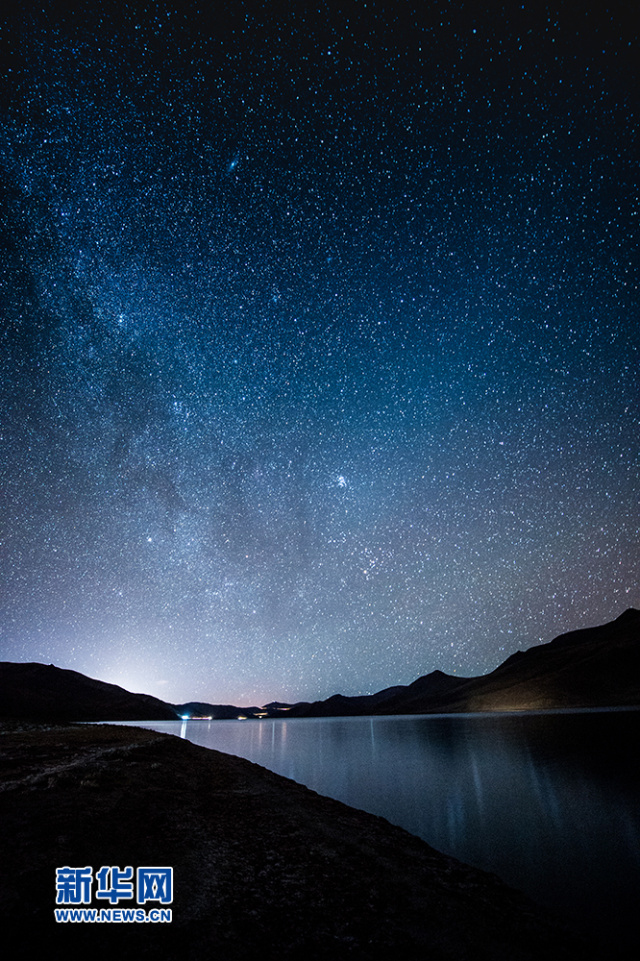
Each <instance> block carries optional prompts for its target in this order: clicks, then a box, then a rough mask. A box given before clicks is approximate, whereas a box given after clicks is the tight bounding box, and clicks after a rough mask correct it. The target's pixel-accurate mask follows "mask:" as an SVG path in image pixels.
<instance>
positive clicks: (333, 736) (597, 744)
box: [140, 711, 640, 941]
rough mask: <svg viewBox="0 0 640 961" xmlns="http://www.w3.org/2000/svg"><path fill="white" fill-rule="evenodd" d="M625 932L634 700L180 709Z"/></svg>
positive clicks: (635, 852)
mask: <svg viewBox="0 0 640 961" xmlns="http://www.w3.org/2000/svg"><path fill="white" fill-rule="evenodd" d="M140 726H144V727H150V728H153V729H155V730H159V731H167V732H170V733H178V732H179V733H180V736H182V737H185V738H188V739H189V740H191V741H194V742H195V743H196V744H201V745H204V746H205V747H209V748H215V749H216V750H220V751H225V752H227V753H230V754H236V755H238V756H240V757H244V758H247V759H249V760H251V761H254V762H256V763H258V764H262V765H263V766H264V767H267V768H269V769H270V770H272V771H275V772H277V773H278V774H282V775H284V776H285V777H289V778H293V779H294V780H296V781H299V782H301V783H303V784H306V785H307V786H308V787H310V788H312V789H313V790H314V791H318V793H320V794H325V795H328V796H330V797H333V798H336V799H337V800H340V801H344V802H345V803H347V804H350V805H352V806H354V807H358V808H362V809H364V810H366V811H369V812H371V813H372V814H378V815H382V816H383V817H386V818H387V819H388V820H389V821H392V822H393V823H394V824H399V825H401V826H402V827H404V828H406V829H407V830H408V831H411V832H412V833H414V834H417V835H419V836H420V837H422V838H424V839H425V840H426V841H428V842H429V843H430V844H432V845H433V846H434V847H435V848H438V849H439V850H441V851H445V852H446V853H448V854H452V855H454V856H455V857H457V858H460V859H461V860H463V861H466V862H468V863H470V864H474V865H476V866H477V867H481V868H484V869H486V870H490V871H493V872H495V873H497V874H499V875H500V876H501V877H502V878H503V879H504V880H505V881H507V882H508V883H509V884H511V885H513V886H514V887H517V888H520V889H521V890H523V891H525V892H526V893H528V894H529V895H530V896H531V897H534V898H536V899H537V900H538V901H541V902H544V903H546V904H548V905H550V906H552V907H553V906H555V907H557V908H558V909H559V910H560V911H562V913H564V914H568V915H570V916H573V917H574V918H576V919H578V920H579V921H580V923H581V924H582V925H584V926H587V927H589V928H590V929H591V930H593V931H594V933H599V934H607V933H609V935H611V934H612V932H615V933H616V935H617V934H619V933H622V931H623V930H624V931H625V932H626V933H625V937H626V938H627V939H628V940H629V939H632V938H635V940H636V941H638V940H639V939H638V936H637V934H636V933H635V931H634V930H633V927H632V923H631V919H632V918H634V917H635V915H636V910H637V900H638V892H639V891H640V803H639V802H640V777H639V772H638V757H639V756H640V752H639V747H640V736H639V733H640V711H612V712H588V713H584V712H573V713H562V714H548V713H547V714H545V713H539V714H533V713H532V714H526V715H524V714H519V715H515V714H512V715H448V716H429V717H425V716H422V717H376V718H371V717H359V718H309V719H298V718H296V719H289V720H262V721H182V722H179V721H176V722H164V723H163V722H157V723H155V722H154V723H151V722H149V723H147V724H143V725H140Z"/></svg>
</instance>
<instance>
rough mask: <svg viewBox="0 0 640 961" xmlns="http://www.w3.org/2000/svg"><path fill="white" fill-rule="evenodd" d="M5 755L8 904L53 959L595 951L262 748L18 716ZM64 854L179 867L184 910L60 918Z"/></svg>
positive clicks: (74, 861) (1, 809) (491, 960)
mask: <svg viewBox="0 0 640 961" xmlns="http://www.w3.org/2000/svg"><path fill="white" fill-rule="evenodd" d="M0 752H1V755H2V779H1V780H0V824H1V825H2V828H1V832H2V849H3V859H2V863H3V868H2V871H1V874H0V876H1V878H2V882H1V884H0V917H2V919H3V925H4V927H5V930H8V929H9V928H10V927H11V928H14V929H15V930H16V931H18V932H19V933H20V940H21V943H22V945H23V946H26V945H28V944H30V943H33V945H34V950H35V945H36V944H37V943H39V942H41V941H42V939H43V936H44V937H45V938H46V941H47V955H48V956H49V957H51V958H57V957H60V958H62V957H64V956H73V953H75V952H79V951H80V950H83V951H84V950H86V951H90V952H91V955H92V956H93V957H94V958H103V957H104V958H106V957H107V956H109V957H113V956H114V955H113V952H114V951H115V952H117V955H116V956H119V957H122V958H129V957H130V958H134V957H135V958H142V957H146V956H149V957H151V956H153V957H155V958H161V959H163V958H166V959H167V961H169V959H173V958H180V959H181V961H182V959H185V961H186V959H189V958H193V959H194V961H195V959H196V958H197V959H200V958H202V957H206V958H212V959H214V958H218V957H220V958H221V959H222V958H224V959H225V961H234V959H237V961H240V959H244V958H249V957H254V956H259V957H260V958H271V957H273V958H274V959H275V958H276V957H277V958H279V959H289V958H290V959H293V958H294V957H295V958H298V957H299V956H302V957H304V958H309V959H317V961H323V959H325V958H326V959H327V961H329V959H332V961H333V959H342V958H353V959H362V961H365V959H378V958H380V959H382V958H388V957H390V956H395V957H401V958H405V959H413V958H415V959H418V958H424V959H426V958H428V959H429V961H439V959H442V961H445V959H446V961H457V959H468V961H503V959H504V961H506V959H507V958H508V959H509V961H537V959H538V958H541V957H544V958H545V959H546V961H552V959H557V961H561V959H570V958H576V959H577V958H581V959H587V958H589V957H590V956H591V954H592V952H591V951H590V949H589V946H588V945H587V944H586V943H585V942H584V941H583V940H582V939H581V938H580V937H579V936H578V935H575V934H573V933H571V932H570V931H569V930H568V929H567V928H565V926H564V925H563V924H562V923H561V922H558V921H556V920H554V919H553V918H551V917H549V915H547V914H546V913H545V912H544V911H543V910H542V909H541V908H538V907H537V906H536V905H534V904H533V903H532V902H530V901H528V900H527V899H526V898H525V897H524V895H520V894H519V893H518V892H515V891H513V890H511V889H510V888H508V887H507V886H506V885H504V884H503V883H502V882H501V881H500V880H499V879H498V878H497V877H495V876H494V875H491V874H487V873H485V872H482V871H479V870H476V869H475V868H471V867H468V866H467V865H464V864H462V863H461V862H459V861H456V860H455V859H453V858H450V857H448V856H446V855H444V854H440V853H439V852H437V851H435V850H434V849H433V848H431V847H430V846H429V845H428V844H426V842H424V841H422V840H420V839H419V838H417V837H415V836H413V835H411V834H409V833H408V832H406V831H404V830H403V829H401V828H397V827H395V826H393V825H391V824H390V823H389V822H387V821H385V820H384V819H383V818H380V817H376V816H374V815H369V814H366V813H365V812H362V811H358V810H356V809H354V808H350V807H348V806H347V805H344V804H342V803H341V802H338V801H333V800H331V799H329V798H325V797H321V796H320V795H318V794H316V793H314V792H313V791H310V790H309V789H307V788H305V787H303V786H302V785H299V784H297V783H296V782H294V781H290V780H287V779H286V778H283V777H281V776H279V775H276V774H273V773H272V772H270V771H267V770H266V769H265V768H262V767H259V766H258V765H256V764H253V763H252V762H250V761H245V760H243V759H240V758H237V757H234V756H232V755H227V754H222V753H219V752H217V751H213V750H211V749H208V748H202V747H199V746H197V745H194V744H192V743H191V742H188V741H184V740H182V739H180V738H177V737H175V736H173V735H169V734H158V733H156V732H153V731H149V730H147V729H144V728H136V727H129V726H124V725H122V726H121V725H118V726H110V725H107V724H100V725H89V724H82V725H51V726H47V725H37V726H30V725H27V724H20V723H19V722H17V723H13V724H8V725H5V726H3V727H2V728H1V729H0ZM64 865H68V866H76V867H81V866H82V867H84V866H91V867H92V868H93V869H94V871H96V872H97V870H98V869H99V868H100V867H101V866H103V865H118V866H120V867H124V866H125V865H133V866H134V868H135V867H138V866H143V865H144V866H150V865H155V866H160V865H164V866H167V865H169V866H171V867H173V869H174V899H173V903H172V904H171V908H172V917H173V920H172V923H171V924H150V925H138V924H110V925H98V924H93V925H92V924H56V923H55V921H54V908H55V907H56V900H55V898H56V895H55V870H56V868H57V867H62V866H64ZM93 904H94V906H97V907H99V908H100V907H105V906H107V907H108V906H110V905H109V903H108V902H105V901H102V902H100V901H96V900H94V902H93ZM123 906H124V907H132V906H135V902H126V903H124V902H121V903H120V904H119V905H118V907H123ZM153 906H154V905H153V904H152V905H151V907H153ZM147 907H149V906H147ZM70 951H71V952H73V953H72V954H71V955H69V952H70ZM595 953H597V952H594V954H595Z"/></svg>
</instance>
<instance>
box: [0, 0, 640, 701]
mask: <svg viewBox="0 0 640 961" xmlns="http://www.w3.org/2000/svg"><path fill="white" fill-rule="evenodd" d="M305 6H306V5H305V4H301V3H291V4H252V3H246V4H242V3H240V2H237V3H233V4H215V5H208V4H202V5H198V4H193V3H191V4H189V3H186V4H181V5H179V6H177V5H171V4H168V5H167V4H165V3H162V2H161V3H157V4H155V3H154V4H148V5H146V6H145V5H141V4H136V5H132V6H131V7H128V6H126V5H124V4H121V5H119V6H114V5H110V4H108V3H107V4H104V5H100V7H99V8H98V7H90V5H87V7H86V9H82V8H80V7H79V8H78V12H76V13H75V14H73V13H71V12H69V10H68V9H67V8H62V7H58V6H56V5H55V4H51V3H46V2H45V3H42V4H38V5H32V4H29V3H26V4H22V5H21V6H20V8H19V9H17V10H16V12H15V15H12V14H8V15H7V14H5V20H4V21H3V23H2V30H1V33H0V39H1V43H2V47H1V53H2V65H3V69H2V88H1V90H0V103H1V104H2V108H1V112H0V123H1V127H0V132H1V137H2V140H1V153H0V160H1V176H2V194H3V197H2V226H1V230H2V254H1V256H2V261H1V266H2V304H1V309H2V326H1V331H0V333H1V337H2V356H3V368H2V468H3V481H2V493H3V506H2V512H3V513H2V559H1V564H2V615H1V622H0V658H1V659H5V660H16V661H23V660H27V661H32V660H33V661H44V662H46V663H51V662H53V663H55V664H58V665H59V666H61V667H68V668H72V669H75V670H79V671H82V672H84V673H87V674H89V675H91V676H94V677H100V678H102V679H103V680H110V681H114V682H117V683H120V684H122V685H124V686H126V687H128V688H129V689H133V690H143V691H146V692H148V693H153V694H156V695H158V696H160V697H163V698H165V699H167V700H175V701H178V700H186V699H189V698H195V697H198V698H202V699H207V700H211V701H217V702H220V701H230V702H233V703H244V704H247V703H265V701H267V700H270V699H273V698H278V699H282V700H289V701H292V700H299V699H303V698H305V699H309V698H316V697H326V696H328V695H330V694H332V693H335V692H338V691H339V692H342V693H344V694H359V693H366V692H372V691H375V690H379V689H381V688H383V687H386V686H388V685H391V684H396V683H409V682H410V681H412V680H413V679H414V678H416V677H417V676H419V675H420V674H424V673H427V672H428V671H431V670H433V669H435V668H439V669H441V670H443V671H446V672H448V673H454V672H457V673H459V674H462V675H473V674H479V673H483V672H485V671H488V670H490V669H492V668H493V667H495V666H496V665H497V664H498V663H499V662H500V661H501V660H503V659H504V658H505V657H506V656H507V655H508V654H510V653H512V652H513V651H515V650H517V649H519V648H520V649H521V648H525V647H528V646H530V645H532V644H535V643H539V642H540V641H548V640H550V639H551V638H552V637H553V636H555V635H556V634H558V633H560V632H561V631H564V630H570V629H573V628H578V627H583V626H588V625H593V624H598V623H602V622H604V621H606V620H610V619H612V618H613V617H616V616H617V615H618V614H620V613H621V612H622V611H623V610H624V609H625V608H627V607H629V606H633V605H635V606H640V594H639V585H638V560H639V558H640V551H639V550H638V539H639V538H638V473H639V466H640V460H639V426H640V425H639V420H640V417H639V407H638V399H639V384H638V353H639V349H638V323H637V318H638V313H637V249H638V247H637V243H638V233H637V225H638V205H637V197H636V186H637V160H638V156H637V141H636V133H635V131H636V123H637V119H636V115H637V91H638V89H640V85H639V84H638V76H637V72H636V68H635V65H636V62H637V60H638V51H637V43H636V37H635V35H634V33H633V29H632V19H631V18H632V10H631V6H632V5H626V6H627V10H628V12H627V13H625V5H623V4H621V5H619V6H617V5H616V4H608V5H607V12H604V10H599V8H598V6H597V5H592V4H587V5H585V8H584V9H580V10H578V11H575V10H572V11H568V10H567V9H566V5H563V6H562V7H561V8H559V10H560V12H557V11H555V9H553V8H555V7H556V6H559V5H555V4H548V5H547V7H548V10H547V9H543V5H542V4H540V3H524V4H523V5H522V6H520V5H509V4H506V5H502V4H496V5H492V4H490V3H485V4H482V5H475V4H469V3H458V4H450V3H446V2H439V3H437V2H436V3H432V4H411V3H402V2H400V3H396V4H392V5H391V4H390V5H384V4H376V3H368V4H364V3H362V2H352V3H343V4H340V5H339V6H340V12H336V5H330V6H325V5H324V4H322V5H318V9H316V8H315V7H314V9H313V10H305V9H304V7H305ZM503 7H504V9H503ZM423 8H425V9H423ZM100 11H102V12H100Z"/></svg>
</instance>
